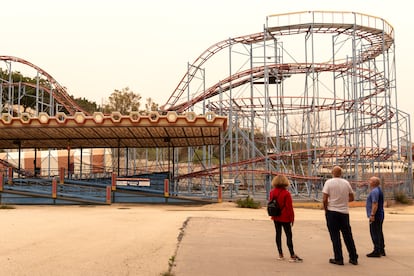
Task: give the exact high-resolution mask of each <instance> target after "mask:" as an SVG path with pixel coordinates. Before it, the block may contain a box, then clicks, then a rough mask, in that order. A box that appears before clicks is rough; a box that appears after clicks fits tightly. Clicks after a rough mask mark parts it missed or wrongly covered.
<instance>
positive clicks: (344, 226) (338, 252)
mask: <svg viewBox="0 0 414 276" xmlns="http://www.w3.org/2000/svg"><path fill="white" fill-rule="evenodd" d="M325 216H326V224H327V226H328V230H329V235H330V236H331V241H332V246H333V251H334V255H335V260H337V261H343V260H344V258H343V255H342V242H341V233H342V237H343V239H344V242H345V246H346V249H347V250H348V254H349V259H351V260H357V259H358V255H357V252H356V248H355V243H354V238H353V237H352V231H351V225H350V224H349V214H343V213H339V212H335V211H326V213H325Z"/></svg>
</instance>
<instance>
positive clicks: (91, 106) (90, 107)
mask: <svg viewBox="0 0 414 276" xmlns="http://www.w3.org/2000/svg"><path fill="white" fill-rule="evenodd" d="M72 99H73V100H74V101H75V102H76V103H77V104H78V105H79V106H80V107H81V108H82V109H83V110H85V111H87V112H89V113H90V114H93V113H94V112H96V111H98V109H99V108H98V105H97V104H96V102H91V101H89V100H88V99H86V98H85V97H83V98H73V96H72Z"/></svg>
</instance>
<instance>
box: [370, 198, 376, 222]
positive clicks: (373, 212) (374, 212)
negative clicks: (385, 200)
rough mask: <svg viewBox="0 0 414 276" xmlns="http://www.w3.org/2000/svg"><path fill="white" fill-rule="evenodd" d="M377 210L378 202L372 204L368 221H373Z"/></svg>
mask: <svg viewBox="0 0 414 276" xmlns="http://www.w3.org/2000/svg"><path fill="white" fill-rule="evenodd" d="M377 210H378V202H372V210H371V215H370V217H369V221H374V220H375V214H376V213H377Z"/></svg>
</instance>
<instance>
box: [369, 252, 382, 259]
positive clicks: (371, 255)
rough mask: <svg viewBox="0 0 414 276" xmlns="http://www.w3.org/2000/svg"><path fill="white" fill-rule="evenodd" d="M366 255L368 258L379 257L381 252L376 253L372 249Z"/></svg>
mask: <svg viewBox="0 0 414 276" xmlns="http://www.w3.org/2000/svg"><path fill="white" fill-rule="evenodd" d="M367 257H369V258H379V257H381V253H378V252H377V251H372V252H371V253H369V254H367Z"/></svg>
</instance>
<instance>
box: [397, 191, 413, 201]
mask: <svg viewBox="0 0 414 276" xmlns="http://www.w3.org/2000/svg"><path fill="white" fill-rule="evenodd" d="M394 198H395V201H396V202H398V203H401V204H411V203H412V200H411V199H409V198H408V196H407V195H406V194H405V193H403V192H397V193H395V195H394Z"/></svg>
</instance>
